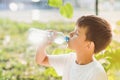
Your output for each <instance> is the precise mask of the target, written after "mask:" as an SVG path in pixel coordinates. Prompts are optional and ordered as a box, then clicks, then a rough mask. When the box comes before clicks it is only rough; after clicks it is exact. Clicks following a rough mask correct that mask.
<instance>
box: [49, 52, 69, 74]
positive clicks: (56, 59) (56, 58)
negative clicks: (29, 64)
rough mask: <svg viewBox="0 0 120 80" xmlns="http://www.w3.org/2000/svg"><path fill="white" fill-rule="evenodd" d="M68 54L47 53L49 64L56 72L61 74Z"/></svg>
mask: <svg viewBox="0 0 120 80" xmlns="http://www.w3.org/2000/svg"><path fill="white" fill-rule="evenodd" d="M69 55H70V54H61V55H48V60H49V64H50V65H51V66H52V67H53V68H54V69H55V70H56V72H57V74H58V75H60V76H62V75H63V69H64V68H65V65H66V64H67V60H68V57H69Z"/></svg>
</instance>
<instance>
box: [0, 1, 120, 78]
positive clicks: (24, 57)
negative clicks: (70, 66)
mask: <svg viewBox="0 0 120 80" xmlns="http://www.w3.org/2000/svg"><path fill="white" fill-rule="evenodd" d="M32 1H34V0H32ZM32 1H30V0H26V2H25V1H24V0H14V1H13V0H10V1H7V0H0V80H61V77H59V76H58V75H57V74H56V72H55V71H54V69H53V68H51V67H43V66H39V65H37V64H36V63H35V54H36V53H35V48H34V47H33V46H31V45H30V44H29V43H28V41H27V37H28V30H29V29H30V28H33V27H34V28H39V29H43V30H57V31H61V32H63V33H65V34H66V35H68V33H69V32H71V31H72V30H73V29H74V26H75V21H76V19H77V18H78V17H80V16H82V15H87V14H93V15H95V11H94V5H93V4H95V0H92V1H90V0H86V1H83V2H82V0H74V1H73V0H63V2H64V3H66V2H67V1H68V2H70V3H71V4H72V6H73V8H74V9H73V8H71V10H70V12H72V11H73V10H74V12H73V13H74V14H70V13H67V12H66V10H64V8H63V7H64V5H63V7H62V9H63V10H62V11H61V9H60V7H59V6H62V5H61V3H60V4H57V5H59V6H56V5H54V4H50V6H54V7H55V8H53V7H50V6H48V5H46V4H44V3H47V0H38V1H37V0H36V1H37V2H32ZM49 1H51V0H49ZM58 1H59V0H58ZM75 1H78V2H79V3H78V4H77V3H76V2H75ZM89 1H90V2H89ZM23 3H24V4H23ZM89 3H91V4H90V5H89V6H88V4H89ZM118 3H120V1H119V0H116V1H115V0H111V1H109V0H101V1H99V16H101V17H104V18H105V19H107V20H108V21H109V22H110V23H111V24H112V28H113V33H114V36H113V40H112V43H111V44H110V46H108V47H107V49H106V50H104V51H102V52H100V53H99V54H97V55H96V56H95V57H96V58H97V59H98V60H99V61H100V63H101V64H102V65H103V66H104V68H105V70H106V72H107V75H108V79H109V80H120V35H119V34H120V18H119V13H120V11H119V9H118V8H119V7H120V6H119V5H118ZM25 4H27V6H26V5H25ZM16 6H17V7H16ZM21 6H22V7H21ZM13 7H16V8H13ZM68 8H70V5H68ZM33 9H34V10H33ZM72 9H73V10H72ZM59 10H60V12H59ZM60 14H61V15H62V16H61V15H60ZM36 15H37V16H36ZM66 17H67V18H66ZM69 18H70V19H69ZM47 52H48V54H51V55H52V54H53V55H54V54H61V53H64V54H67V53H69V52H71V50H69V49H65V48H63V47H61V46H58V45H56V44H52V45H51V46H50V47H48V49H47Z"/></svg>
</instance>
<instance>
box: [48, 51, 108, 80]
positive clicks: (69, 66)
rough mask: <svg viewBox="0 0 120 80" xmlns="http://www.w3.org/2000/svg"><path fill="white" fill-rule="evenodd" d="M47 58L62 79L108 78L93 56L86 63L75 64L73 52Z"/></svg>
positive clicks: (99, 79)
mask: <svg viewBox="0 0 120 80" xmlns="http://www.w3.org/2000/svg"><path fill="white" fill-rule="evenodd" d="M48 59H49V63H50V65H51V66H52V67H53V68H54V69H55V70H56V72H57V73H58V74H59V75H60V76H62V80H108V79H107V75H106V72H105V70H104V68H103V67H102V65H101V64H100V63H99V62H98V61H97V60H96V59H95V58H94V60H93V62H91V63H88V64H86V65H79V64H76V62H75V60H76V55H75V53H70V54H62V55H49V56H48Z"/></svg>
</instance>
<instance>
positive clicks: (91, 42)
mask: <svg viewBox="0 0 120 80" xmlns="http://www.w3.org/2000/svg"><path fill="white" fill-rule="evenodd" d="M87 48H88V49H91V50H92V49H94V42H93V41H88V44H87Z"/></svg>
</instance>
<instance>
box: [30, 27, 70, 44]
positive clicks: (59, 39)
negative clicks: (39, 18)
mask: <svg viewBox="0 0 120 80" xmlns="http://www.w3.org/2000/svg"><path fill="white" fill-rule="evenodd" d="M28 34H29V35H28V40H29V42H30V43H31V44H32V45H40V44H42V43H44V42H47V40H51V41H52V42H54V43H56V44H63V43H66V42H68V41H69V37H67V36H65V35H64V34H63V33H62V32H53V31H46V30H41V29H37V28H30V29H29V31H28Z"/></svg>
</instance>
